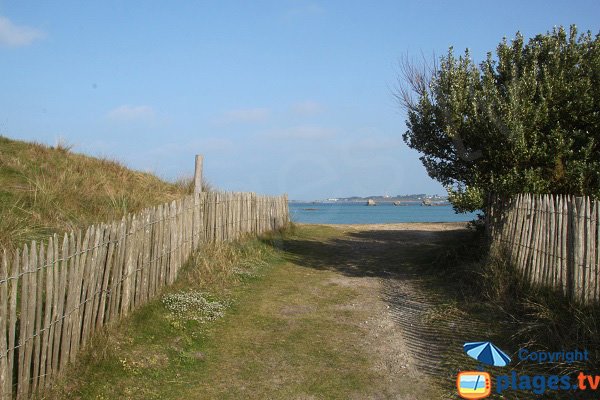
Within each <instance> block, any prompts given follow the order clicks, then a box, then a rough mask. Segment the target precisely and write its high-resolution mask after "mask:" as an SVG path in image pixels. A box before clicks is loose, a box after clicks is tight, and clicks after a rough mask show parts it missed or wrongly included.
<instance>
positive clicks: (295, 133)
mask: <svg viewBox="0 0 600 400" xmlns="http://www.w3.org/2000/svg"><path fill="white" fill-rule="evenodd" d="M335 134H336V130H335V129H331V128H325V127H322V126H306V125H304V126H293V127H290V128H285V129H278V130H275V131H271V132H268V133H266V134H264V135H263V136H264V137H266V138H268V139H294V140H324V139H329V138H332V137H334V136H335Z"/></svg>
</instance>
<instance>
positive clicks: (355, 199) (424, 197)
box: [289, 193, 450, 205]
mask: <svg viewBox="0 0 600 400" xmlns="http://www.w3.org/2000/svg"><path fill="white" fill-rule="evenodd" d="M369 200H373V201H374V202H375V203H377V204H387V203H389V204H392V203H395V202H397V203H399V204H401V205H402V204H404V205H410V204H421V203H423V202H424V201H426V202H431V203H435V204H450V203H449V202H448V196H440V195H437V194H433V195H431V194H424V193H421V194H406V195H397V196H386V195H381V196H367V197H359V196H351V197H336V198H328V199H319V200H290V201H289V202H290V203H311V204H344V203H365V204H366V203H367V201H369Z"/></svg>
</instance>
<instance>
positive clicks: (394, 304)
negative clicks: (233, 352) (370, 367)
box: [284, 223, 468, 399]
mask: <svg viewBox="0 0 600 400" xmlns="http://www.w3.org/2000/svg"><path fill="white" fill-rule="evenodd" d="M328 226H330V227H332V228H335V229H336V230H339V231H341V232H340V233H342V235H341V236H337V235H336V236H337V237H334V238H332V239H329V240H320V241H313V240H307V241H306V242H303V243H300V242H298V241H294V240H291V241H288V242H286V244H285V247H284V249H285V250H286V252H287V253H290V254H295V255H296V256H294V257H293V262H294V263H296V264H300V265H305V266H311V267H314V268H319V269H321V268H323V269H328V270H334V271H336V272H338V273H339V274H338V277H337V278H336V281H337V282H338V283H339V284H341V285H347V286H352V287H354V288H356V289H358V290H360V291H361V292H362V293H363V296H364V298H363V302H362V304H361V305H360V307H364V308H368V309H370V310H371V319H370V320H368V321H365V326H366V327H369V329H368V332H369V335H368V337H366V338H365V343H366V344H367V345H368V346H369V347H370V349H371V350H372V351H373V352H374V353H375V354H376V355H377V358H378V361H377V362H376V365H377V368H379V372H382V373H384V374H385V375H387V376H388V379H389V386H388V388H386V390H385V393H386V395H385V397H391V398H401V399H403V398H406V399H420V398H444V396H443V394H442V392H443V389H442V388H441V387H440V386H444V388H445V389H446V390H447V388H448V385H438V382H437V381H439V378H440V376H441V375H440V374H442V375H443V373H444V372H443V369H442V368H441V363H442V361H443V360H442V357H443V353H444V351H445V350H446V348H447V347H448V345H449V343H450V342H451V339H452V335H453V330H454V326H453V323H454V322H452V321H450V322H449V323H447V324H445V325H442V326H440V325H436V326H435V329H433V328H432V326H431V325H429V324H426V323H423V321H424V320H426V319H427V318H429V317H430V315H431V313H432V312H434V310H435V309H436V307H437V306H438V305H439V304H441V303H442V302H443V300H442V299H441V298H438V297H437V296H436V294H435V293H432V292H431V291H423V290H422V283H423V282H422V278H423V277H422V274H421V272H420V269H421V268H423V267H425V266H426V265H428V264H431V263H433V262H436V260H437V259H439V258H440V257H442V258H443V257H444V251H446V250H447V247H448V241H449V240H450V241H455V240H457V239H460V237H461V236H462V235H465V234H468V231H467V224H466V223H406V224H373V225H328ZM410 381H412V382H420V385H418V387H421V388H423V389H422V390H418V389H416V388H412V389H411V390H407V388H406V383H407V382H410Z"/></svg>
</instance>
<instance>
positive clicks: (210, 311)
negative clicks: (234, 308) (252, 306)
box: [162, 290, 229, 323]
mask: <svg viewBox="0 0 600 400" xmlns="http://www.w3.org/2000/svg"><path fill="white" fill-rule="evenodd" d="M162 303H163V304H164V306H165V307H166V308H167V310H169V311H170V312H171V315H172V316H173V317H175V318H176V319H180V320H193V321H198V322H200V323H204V322H208V321H214V320H217V319H219V318H221V317H223V315H225V310H226V309H227V307H228V306H229V304H228V303H227V302H219V301H216V300H215V301H211V300H210V299H208V298H207V297H206V296H205V294H203V293H202V292H199V291H195V290H190V291H187V292H179V293H171V294H167V295H165V296H164V297H163V298H162Z"/></svg>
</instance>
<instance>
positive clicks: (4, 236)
mask: <svg viewBox="0 0 600 400" xmlns="http://www.w3.org/2000/svg"><path fill="white" fill-rule="evenodd" d="M189 181H190V180H189V179H188V180H185V179H183V180H181V181H180V182H179V183H177V184H172V183H168V182H164V181H162V180H160V179H159V178H157V177H156V176H154V175H152V174H149V173H144V172H138V171H133V170H130V169H127V168H126V167H125V166H123V165H121V164H120V163H118V162H116V161H111V160H106V159H98V158H93V157H88V156H84V155H81V154H76V153H73V152H71V149H70V147H69V146H67V145H65V144H58V145H57V146H54V147H49V146H45V145H42V144H37V143H27V142H21V141H16V140H11V139H8V138H5V137H2V136H0V248H2V247H4V248H7V249H9V250H10V249H14V248H15V247H17V246H21V245H22V244H23V243H25V242H28V241H30V240H33V239H38V240H39V239H45V238H46V237H47V236H48V235H49V234H52V233H61V232H66V231H69V230H71V229H79V228H84V227H87V226H88V225H91V224H94V223H98V222H108V221H112V220H114V219H120V218H121V217H122V216H123V215H125V214H127V213H131V212H136V211H139V210H141V209H143V208H145V207H149V206H152V205H157V204H160V203H163V202H167V201H171V200H174V199H176V198H180V197H181V196H182V195H184V194H185V193H188V192H189V191H190V187H189Z"/></svg>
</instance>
